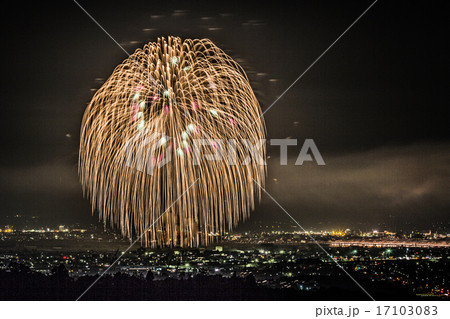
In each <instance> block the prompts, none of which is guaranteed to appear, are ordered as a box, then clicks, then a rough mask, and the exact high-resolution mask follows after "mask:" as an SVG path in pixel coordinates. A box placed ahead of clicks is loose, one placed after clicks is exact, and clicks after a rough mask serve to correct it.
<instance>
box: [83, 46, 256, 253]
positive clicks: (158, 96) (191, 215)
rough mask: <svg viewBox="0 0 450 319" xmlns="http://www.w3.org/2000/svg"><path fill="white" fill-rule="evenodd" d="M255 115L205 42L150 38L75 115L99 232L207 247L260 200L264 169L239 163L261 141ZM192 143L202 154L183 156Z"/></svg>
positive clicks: (237, 77) (230, 70) (239, 80)
mask: <svg viewBox="0 0 450 319" xmlns="http://www.w3.org/2000/svg"><path fill="white" fill-rule="evenodd" d="M260 116H261V109H260V106H259V103H258V101H257V99H256V97H255V94H254V93H253V90H252V88H251V86H250V84H249V81H248V78H247V76H246V74H245V72H244V70H243V69H242V68H241V67H240V66H239V65H238V64H237V63H236V62H235V61H233V59H232V58H230V57H229V56H228V55H227V54H225V53H224V52H223V51H222V50H221V49H219V48H218V47H217V46H215V45H214V44H213V43H212V42H211V41H210V40H208V39H202V40H198V39H196V40H190V39H188V40H184V41H183V40H181V39H180V38H177V37H169V38H168V39H164V38H159V39H158V41H157V42H156V43H149V44H147V45H145V46H144V48H143V49H138V50H136V51H135V52H134V54H132V55H131V56H130V57H129V58H128V59H126V60H125V61H124V62H123V63H122V64H120V65H119V66H117V67H116V69H115V70H114V72H113V73H112V75H111V76H110V77H109V79H108V80H107V81H106V82H105V83H104V84H103V86H102V87H101V88H100V89H99V90H98V91H97V92H96V93H95V95H94V97H93V98H92V100H91V102H90V103H89V105H88V107H87V109H86V111H85V114H84V117H83V121H82V125H81V141H80V154H79V175H80V180H81V184H82V187H83V192H84V194H85V195H87V196H88V197H89V198H90V200H91V203H92V209H93V211H95V210H98V212H99V218H100V219H101V220H102V221H103V222H104V223H105V224H110V225H111V226H113V227H114V226H118V227H119V228H120V229H121V231H122V234H123V235H124V236H127V237H129V238H133V237H135V236H136V235H140V234H142V233H144V235H143V236H142V238H141V240H142V242H143V244H145V245H147V246H152V247H155V246H165V245H169V246H182V247H186V246H189V247H192V246H198V245H201V244H207V243H208V242H210V241H211V240H212V238H213V237H214V236H212V235H216V234H222V233H223V232H225V231H228V230H231V229H232V228H233V227H234V226H236V225H237V223H238V222H239V221H240V220H243V219H245V218H247V217H248V216H249V213H250V211H251V210H252V209H253V208H254V205H255V197H256V198H260V195H261V193H260V189H259V187H257V186H255V184H254V182H253V179H254V180H255V181H256V182H258V183H259V184H261V185H263V184H264V178H265V166H264V165H261V164H260V163H258V162H257V161H253V160H252V161H245V159H246V158H248V155H249V149H248V147H247V146H246V145H244V144H245V143H242V140H248V141H249V143H251V144H253V145H255V144H257V143H258V142H259V141H260V140H261V139H264V138H265V126H264V122H263V120H262V118H260ZM257 119H259V120H257ZM255 121H256V122H255ZM197 139H198V140H207V141H210V143H209V147H208V146H207V147H202V148H197V149H196V150H197V151H198V152H197V153H196V152H193V149H194V146H195V145H194V142H195V140H197ZM223 141H235V143H234V144H230V143H223ZM230 145H233V147H230ZM231 150H232V151H233V152H232V153H233V155H234V156H235V159H236V161H235V162H230V161H228V160H226V159H225V158H226V157H227V154H228V155H229V154H230V152H229V151H231ZM258 152H259V156H261V158H265V145H262V147H260V148H259V149H258ZM194 153H195V154H194ZM211 153H213V154H214V153H215V154H216V155H217V154H222V155H223V157H222V158H223V160H214V161H212V160H210V159H208V156H207V154H211ZM194 155H199V156H197V157H196V156H194ZM227 158H228V157H227ZM147 230H148V231H147Z"/></svg>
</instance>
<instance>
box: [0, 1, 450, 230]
mask: <svg viewBox="0 0 450 319" xmlns="http://www.w3.org/2000/svg"><path fill="white" fill-rule="evenodd" d="M80 4H81V5H82V6H83V7H84V8H85V9H86V10H87V11H88V12H89V13H90V14H91V15H92V16H93V17H95V19H97V21H98V22H99V23H100V24H101V25H102V26H103V27H104V28H105V29H106V30H107V31H108V32H109V33H110V34H111V35H112V36H113V37H114V38H115V39H116V40H117V41H118V42H119V43H121V44H122V45H123V46H124V48H125V49H126V50H128V51H129V52H130V53H132V52H133V51H134V50H135V49H136V48H138V47H141V46H143V44H144V43H146V42H149V41H154V40H156V38H157V37H159V36H168V35H176V36H181V37H182V38H205V37H206V38H210V39H211V40H212V41H213V42H215V43H216V44H217V45H218V46H220V47H221V48H222V49H224V50H225V51H226V52H227V53H229V54H230V55H231V56H232V57H233V58H235V59H236V60H237V61H238V62H239V63H241V64H242V65H243V67H244V68H245V69H246V71H247V72H248V74H249V76H250V79H251V81H252V85H253V86H254V87H255V90H256V91H257V94H258V97H260V101H261V104H262V108H263V109H265V108H266V107H267V106H268V105H269V104H271V103H272V102H273V101H274V100H275V99H276V97H277V95H279V94H280V93H281V92H283V91H284V90H285V89H286V88H287V87H288V86H289V85H290V84H291V83H292V82H293V81H294V80H295V79H296V78H297V77H298V76H299V75H300V74H301V73H302V72H303V71H304V70H305V69H306V68H307V67H308V66H309V65H310V64H311V63H312V62H313V61H314V60H315V59H316V58H317V57H318V56H319V55H320V54H321V53H322V52H323V51H324V50H325V49H326V48H327V47H328V46H329V45H330V44H331V43H332V42H333V41H334V40H335V39H336V38H337V37H338V36H339V35H340V34H341V33H342V32H343V31H344V30H345V29H346V28H347V27H348V26H349V25H350V24H351V23H352V22H353V21H354V20H355V19H356V18H357V17H358V16H359V15H360V14H361V13H362V12H363V11H364V10H365V9H366V8H367V7H368V6H369V5H370V4H371V1H330V2H328V1H305V2H304V3H302V4H298V3H297V2H282V1H273V2H272V3H271V4H264V3H263V2H244V1H234V2H233V1H227V2H226V3H225V2H222V1H221V2H214V3H211V1H210V2H199V1H193V2H189V3H188V2H187V1H179V2H173V1H143V2H130V1H117V2H114V4H112V3H111V2H99V1H96V2H94V3H91V2H87V1H80ZM14 6H16V8H9V9H8V10H2V24H3V26H2V33H3V34H2V56H3V57H2V62H3V63H2V74H3V76H2V85H1V90H2V104H1V107H2V110H3V116H2V117H1V121H2V123H1V126H0V127H1V130H2V132H1V146H2V157H1V162H0V171H1V175H0V176H1V186H0V187H1V205H0V210H1V214H0V215H1V216H2V217H5V216H7V215H8V216H10V215H14V214H22V215H25V216H31V215H37V216H40V218H41V220H42V221H43V222H44V223H46V222H52V223H58V224H65V223H74V222H81V223H86V222H90V221H92V220H95V217H91V212H90V205H89V203H88V201H87V200H86V199H83V197H82V194H81V187H80V184H79V182H78V177H77V156H78V145H79V129H80V124H81V118H82V115H83V112H84V108H85V107H86V103H87V102H88V101H89V100H90V98H91V97H92V95H93V93H94V92H93V91H92V90H91V89H96V88H98V87H99V86H100V85H101V83H100V81H98V80H96V79H98V78H103V79H104V78H107V77H108V76H109V75H110V74H111V72H112V70H113V69H114V67H115V66H116V65H118V64H119V63H120V62H121V61H123V60H124V59H125V58H126V55H125V53H124V52H123V51H122V50H121V49H120V48H119V47H118V46H117V45H116V44H115V43H114V42H113V41H112V40H111V39H110V38H109V37H108V36H107V35H106V34H105V33H104V32H103V31H102V30H101V29H100V28H99V27H98V26H97V25H95V24H94V23H93V22H92V21H91V20H90V19H89V18H88V17H87V16H86V15H85V13H83V12H82V11H81V9H80V8H79V7H78V6H77V5H76V4H75V3H73V2H71V1H58V2H57V4H56V5H53V6H51V5H50V4H45V3H40V2H39V3H34V4H23V3H15V4H14ZM176 10H182V11H176ZM447 42H448V17H447V11H445V10H444V7H443V5H442V4H440V3H439V2H437V1H436V2H434V1H433V2H429V1H420V2H414V3H410V2H409V1H395V2H394V1H383V0H380V1H379V2H378V3H377V4H375V6H374V7H373V8H372V9H371V10H370V11H369V12H368V13H367V14H366V15H365V16H364V17H363V18H362V19H361V20H360V21H359V22H358V23H357V24H356V25H355V26H354V27H353V28H352V29H351V30H350V31H349V32H348V33H347V34H346V35H344V37H343V38H342V39H341V40H340V41H338V42H337V43H336V45H335V46H334V47H333V48H332V49H331V50H330V51H329V52H328V53H327V54H326V55H325V56H324V57H323V58H322V59H321V60H320V61H319V62H318V63H317V64H316V65H315V66H314V67H313V68H311V69H310V70H309V72H308V73H307V74H306V75H305V76H304V77H303V78H302V79H301V80H300V81H299V82H298V83H297V84H296V85H295V86H294V87H293V88H292V89H291V90H290V91H289V92H288V93H287V94H286V95H285V96H283V97H282V99H280V100H279V102H278V103H277V104H276V105H275V106H274V107H273V108H272V109H271V110H270V111H268V112H267V114H266V115H265V120H266V124H267V131H268V138H269V139H270V138H286V137H291V138H298V139H299V140H300V141H303V140H304V139H305V138H312V139H314V141H315V142H316V144H317V146H318V147H319V150H320V151H321V153H322V155H323V158H324V160H325V162H326V164H327V165H326V166H317V165H316V164H314V163H306V164H305V165H303V166H294V165H293V163H290V164H289V165H287V166H280V165H279V164H278V163H279V162H278V158H277V152H278V150H277V148H274V147H271V148H269V155H270V159H269V160H268V178H267V190H268V191H269V192H270V193H271V194H272V195H273V196H274V197H275V198H276V199H277V200H278V201H279V202H280V203H281V204H282V205H283V206H284V207H285V208H286V209H287V210H288V211H289V212H290V213H291V214H292V215H293V216H294V217H296V218H297V220H298V221H299V222H300V223H301V224H303V225H304V226H305V227H322V226H324V225H325V226H327V225H331V226H340V227H357V226H358V225H361V223H365V224H368V225H369V227H375V226H376V225H377V223H380V222H384V223H387V224H388V226H389V227H402V226H404V225H405V224H407V223H410V224H411V225H416V226H418V227H419V228H420V227H422V228H426V227H430V225H431V224H438V223H447V224H448V222H449V218H448V216H449V215H448V213H449V208H450V200H449V198H450V196H449V195H450V190H449V189H450V187H449V182H450V165H449V164H450V148H449V146H450V130H449V116H448V115H447V113H448V112H447V108H448V105H449V104H448V88H449V80H448V76H449V74H450V72H449V71H450V70H449V62H448V50H446V49H444V48H445V47H446V44H447ZM298 151H299V148H294V147H292V148H290V152H289V154H290V155H291V157H292V159H294V160H295V157H296V156H297V154H298ZM257 220H262V221H263V222H264V223H267V224H271V223H272V222H273V221H278V220H280V221H288V220H287V218H286V216H285V215H284V213H283V212H282V211H280V210H279V209H278V208H277V207H276V206H275V205H274V204H273V203H272V202H271V200H270V199H268V198H267V197H264V198H263V201H262V203H261V205H260V206H259V207H258V208H257V210H256V211H255V212H254V213H253V215H252V219H251V220H250V222H247V223H245V225H244V227H247V226H248V227H252V226H251V223H252V222H254V221H257ZM361 227H362V226H361Z"/></svg>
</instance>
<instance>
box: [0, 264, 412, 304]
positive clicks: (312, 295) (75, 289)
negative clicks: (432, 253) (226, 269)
mask: <svg viewBox="0 0 450 319" xmlns="http://www.w3.org/2000/svg"><path fill="white" fill-rule="evenodd" d="M96 279H97V277H96V276H84V277H80V278H77V279H75V278H72V277H70V276H69V274H68V271H67V270H66V268H65V266H64V265H60V266H59V267H56V268H54V269H53V271H52V274H51V275H44V274H41V273H37V272H34V271H32V270H31V269H30V268H28V267H26V266H24V265H21V264H15V265H13V267H10V269H8V270H0V299H1V300H76V299H77V298H78V297H79V296H80V295H81V294H82V293H83V292H84V291H85V290H86V289H87V288H88V287H89V286H90V285H91V284H92V283H93V282H94V281H95V280H96ZM362 284H363V286H364V287H365V288H366V289H367V290H368V291H369V292H370V293H371V294H372V296H373V297H374V298H375V299H377V300H415V299H417V297H416V296H415V294H413V292H412V291H410V290H409V289H407V288H405V287H402V286H401V285H394V284H380V283H373V282H371V283H362ZM81 300H368V297H367V296H366V295H365V294H364V293H363V292H362V291H361V290H358V289H357V287H349V288H348V289H346V288H343V287H338V286H333V285H330V286H328V287H327V288H322V289H319V290H317V291H314V292H301V291H299V290H296V289H273V288H269V287H264V286H260V285H257V284H256V282H255V279H254V277H253V275H249V276H247V277H245V278H240V277H236V276H233V277H231V278H226V277H222V276H204V275H198V276H194V277H192V278H189V279H184V280H177V279H165V280H154V279H153V275H152V274H151V273H150V274H149V275H147V277H146V278H138V277H135V276H129V275H127V274H121V273H117V274H115V275H114V276H111V275H105V276H104V277H102V278H101V279H100V280H99V281H98V282H97V283H96V284H95V285H94V286H93V287H92V289H90V290H89V291H88V292H87V293H86V294H85V295H84V296H83V297H82V298H81Z"/></svg>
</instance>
